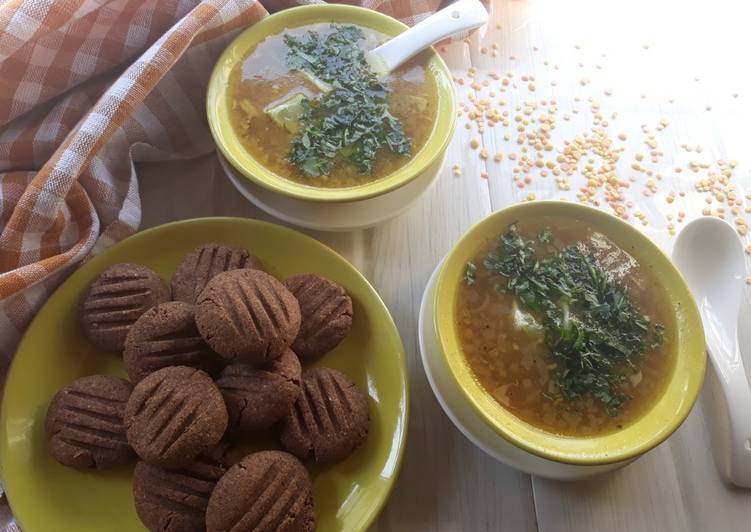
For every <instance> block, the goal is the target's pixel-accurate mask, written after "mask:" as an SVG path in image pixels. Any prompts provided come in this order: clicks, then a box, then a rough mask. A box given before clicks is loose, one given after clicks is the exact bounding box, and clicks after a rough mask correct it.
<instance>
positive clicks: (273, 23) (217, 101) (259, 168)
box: [206, 5, 456, 202]
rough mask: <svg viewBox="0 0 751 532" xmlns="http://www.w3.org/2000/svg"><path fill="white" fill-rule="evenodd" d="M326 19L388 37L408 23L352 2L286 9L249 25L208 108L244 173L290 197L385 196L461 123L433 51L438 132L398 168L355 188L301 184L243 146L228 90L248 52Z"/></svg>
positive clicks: (230, 51) (216, 77) (220, 66)
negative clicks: (283, 33) (284, 33)
mask: <svg viewBox="0 0 751 532" xmlns="http://www.w3.org/2000/svg"><path fill="white" fill-rule="evenodd" d="M320 22H338V23H351V24H357V25H360V26H364V27H366V28H371V29H374V30H376V31H379V32H382V33H385V34H387V35H398V34H399V33H401V32H403V31H404V30H405V29H407V26H405V25H404V24H402V23H401V22H399V21H398V20H396V19H394V18H391V17H389V16H387V15H384V14H382V13H378V12H376V11H372V10H370V9H364V8H361V7H355V6H347V5H309V6H301V7H295V8H292V9H286V10H284V11H280V12H279V13H276V14H274V15H271V16H269V17H267V18H264V19H263V20H261V21H260V22H257V23H256V24H254V25H253V26H251V27H249V28H248V29H246V30H245V31H243V32H242V33H240V35H238V36H237V37H236V38H235V40H233V41H232V42H231V43H230V45H229V46H228V47H227V49H226V50H224V52H223V53H222V55H221V56H220V57H219V60H218V61H217V63H216V66H215V67H214V70H213V72H212V74H211V78H210V80H209V86H208V91H207V94H206V111H207V114H208V121H209V127H210V129H211V134H212V136H213V137H214V141H215V142H216V145H217V147H218V148H219V150H220V151H221V153H222V154H223V155H224V156H225V157H226V158H227V160H228V161H229V162H230V163H231V164H232V166H233V167H235V168H236V169H237V170H238V171H239V172H240V173H241V174H242V175H244V176H245V177H247V178H248V179H250V180H251V181H252V182H253V183H255V184H257V185H259V186H261V187H263V188H266V189H268V190H272V191H274V192H278V193H280V194H283V195H285V196H288V197H292V198H297V199H300V200H307V201H317V202H345V201H356V200H362V199H367V198H371V197H374V196H378V195H381V194H385V193H386V192H389V191H391V190H394V189H396V188H399V187H401V186H403V185H405V184H406V183H409V182H410V181H412V180H413V179H415V178H416V177H418V176H419V175H420V174H422V173H423V172H425V171H426V170H427V169H428V168H429V167H430V165H431V164H433V163H434V162H435V161H436V159H438V158H439V157H440V156H441V154H442V153H443V152H444V151H445V150H446V148H447V147H448V144H449V142H450V140H451V137H452V135H453V132H454V128H455V125H456V97H455V94H454V87H453V82H452V77H451V72H450V71H449V69H448V67H447V66H446V63H445V62H444V61H443V59H442V58H441V57H440V56H439V55H438V54H437V53H436V52H435V51H434V50H432V49H430V50H426V51H425V52H422V53H423V54H425V57H426V61H427V71H428V73H429V75H430V76H431V78H432V80H433V81H434V83H435V88H436V92H437V96H438V108H437V111H436V119H435V122H434V124H433V130H432V131H431V133H430V135H429V136H428V140H427V141H426V143H425V145H424V146H423V147H422V149H420V151H418V152H417V153H416V154H414V156H413V157H412V158H411V159H410V160H409V162H407V163H406V164H405V165H404V166H402V167H401V168H399V169H398V170H397V171H395V172H393V173H391V174H389V175H387V176H385V177H382V178H380V179H377V180H375V181H371V182H369V183H365V184H363V185H357V186H354V187H344V188H322V187H314V186H310V185H304V184H301V183H296V182H294V181H292V180H289V179H287V178H285V177H282V176H280V175H278V174H276V173H274V172H272V171H271V170H269V169H267V168H266V167H264V166H263V165H261V164H260V163H259V162H257V161H256V160H255V159H254V158H253V157H252V156H251V155H250V153H249V152H248V151H247V150H246V149H245V148H244V147H243V146H242V144H241V142H240V140H239V138H238V136H237V134H236V133H235V131H234V127H233V126H232V124H231V122H230V120H229V105H228V98H227V88H228V87H229V79H230V75H231V73H232V71H233V70H234V68H235V66H236V65H237V64H238V63H239V62H240V61H241V60H242V59H243V58H244V57H245V55H246V54H247V53H248V52H249V51H250V50H252V49H254V48H255V46H257V45H258V44H259V43H260V42H262V41H263V40H264V39H265V38H266V37H269V36H270V35H276V34H278V33H280V32H281V31H284V30H285V29H288V28H296V27H299V26H305V25H308V24H315V23H320Z"/></svg>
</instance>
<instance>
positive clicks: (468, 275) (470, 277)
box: [464, 262, 477, 286]
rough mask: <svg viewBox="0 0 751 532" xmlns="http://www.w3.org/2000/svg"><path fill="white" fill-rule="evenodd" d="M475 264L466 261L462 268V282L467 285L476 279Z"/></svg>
mask: <svg viewBox="0 0 751 532" xmlns="http://www.w3.org/2000/svg"><path fill="white" fill-rule="evenodd" d="M476 275H477V266H475V263H474V262H468V263H467V267H466V268H465V269H464V282H465V283H467V286H472V285H473V284H475V281H476V280H477V277H476Z"/></svg>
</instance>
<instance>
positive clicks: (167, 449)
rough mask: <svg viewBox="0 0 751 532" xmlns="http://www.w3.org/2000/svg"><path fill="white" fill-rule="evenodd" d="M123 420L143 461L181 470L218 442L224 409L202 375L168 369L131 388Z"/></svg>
mask: <svg viewBox="0 0 751 532" xmlns="http://www.w3.org/2000/svg"><path fill="white" fill-rule="evenodd" d="M124 420H125V429H126V435H127V437H128V442H129V443H130V445H131V446H132V447H133V449H134V450H135V451H136V453H137V454H138V456H140V457H141V459H142V460H144V461H146V462H148V463H150V464H154V465H158V466H163V467H180V466H182V465H183V464H186V463H188V462H190V461H191V460H192V459H193V458H195V457H196V456H198V454H200V453H201V452H203V451H205V450H206V449H209V448H211V447H213V446H214V445H216V444H217V443H219V440H220V439H221V437H222V435H223V434H224V431H225V430H226V428H227V408H226V407H225V406H224V400H223V399H222V394H221V392H220V391H219V388H217V387H216V384H214V381H212V380H211V377H209V376H208V375H207V374H206V373H205V372H203V371H201V370H198V369H195V368H189V367H186V366H171V367H168V368H163V369H160V370H158V371H155V372H154V373H152V374H150V375H148V376H147V377H146V378H145V379H143V380H142V381H141V382H139V383H138V384H136V386H135V387H134V388H133V393H132V394H131V396H130V399H129V400H128V404H127V406H126V407H125V418H124Z"/></svg>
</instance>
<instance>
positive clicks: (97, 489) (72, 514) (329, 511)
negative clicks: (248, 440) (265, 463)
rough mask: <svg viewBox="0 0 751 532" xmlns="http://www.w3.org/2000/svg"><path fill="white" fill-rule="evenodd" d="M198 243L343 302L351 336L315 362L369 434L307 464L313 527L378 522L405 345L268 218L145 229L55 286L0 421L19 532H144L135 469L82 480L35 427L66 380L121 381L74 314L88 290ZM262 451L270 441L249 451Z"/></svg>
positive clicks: (397, 422) (394, 444)
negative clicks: (249, 256)
mask: <svg viewBox="0 0 751 532" xmlns="http://www.w3.org/2000/svg"><path fill="white" fill-rule="evenodd" d="M205 242H226V243H227V244H230V245H235V246H241V247H245V248H247V249H249V250H252V253H253V254H255V255H257V256H258V257H260V258H261V260H263V262H264V264H265V265H266V267H267V268H268V270H269V272H270V273H272V274H274V275H275V276H277V277H279V278H281V279H284V278H286V277H288V276H290V275H294V274H296V273H302V272H316V273H319V274H321V275H324V276H326V277H329V278H331V279H333V280H335V281H336V282H338V283H340V284H341V285H342V286H343V287H344V288H345V289H346V290H347V292H349V294H350V295H351V296H352V300H353V302H354V320H353V325H352V331H351V332H350V334H349V335H348V336H347V338H346V339H345V340H344V341H343V342H342V343H341V344H340V345H339V346H338V347H337V348H336V349H335V350H334V351H332V352H331V353H328V354H327V355H326V356H324V357H323V359H322V360H321V361H320V362H319V363H318V364H320V365H324V366H330V367H334V368H337V369H339V370H340V371H342V372H344V373H345V374H346V375H348V376H349V377H350V378H351V379H352V380H354V381H355V382H356V383H357V384H358V386H359V387H360V388H361V389H362V390H364V391H365V392H366V393H367V394H368V395H369V403H370V409H371V427H370V434H369V436H368V439H367V440H366V442H365V443H364V444H363V445H362V447H360V448H358V449H357V450H356V451H355V452H354V453H353V454H352V455H350V456H349V457H348V458H347V459H346V460H344V461H342V462H339V463H336V464H333V465H331V466H321V467H314V468H312V470H311V473H312V476H313V485H314V487H313V489H314V497H315V504H316V512H317V514H318V523H319V526H318V530H319V531H321V532H328V531H347V532H349V531H357V530H365V529H367V528H368V526H369V525H370V524H371V523H372V522H373V520H374V519H375V518H376V516H377V515H378V512H379V511H380V509H381V507H382V506H383V504H384V503H385V502H386V499H387V498H388V496H389V494H390V492H391V489H392V487H393V484H394V481H395V480H396V476H397V474H398V472H399V467H400V464H401V458H402V451H403V449H404V442H405V437H406V431H407V412H408V404H407V371H406V365H405V356H404V349H403V347H402V343H401V340H400V339H399V333H398V332H397V330H396V327H395V326H394V322H393V321H392V319H391V316H390V315H389V312H388V310H387V309H386V307H385V306H384V304H383V302H382V301H381V299H380V298H379V297H378V294H376V292H375V290H374V289H373V287H372V286H370V284H369V283H368V281H367V280H365V278H364V277H363V276H362V275H361V274H360V273H359V272H358V271H357V270H356V269H355V268H354V267H353V266H352V265H351V264H349V263H348V262H347V261H346V260H345V259H343V258H342V257H341V256H339V255H337V254H336V253H335V252H333V251H332V250H330V249H329V248H327V247H326V246H324V245H323V244H321V243H319V242H317V241H315V240H313V239H312V238H309V237H307V236H305V235H303V234H301V233H298V232H296V231H292V230H290V229H287V228H284V227H281V226H278V225H273V224H269V223H265V222H259V221H254V220H246V219H239V218H205V219H198V220H188V221H183V222H176V223H172V224H168V225H163V226H160V227H157V228H154V229H149V230H147V231H143V232H141V233H138V234H136V235H135V236H133V237H131V238H128V239H127V240H125V241H123V242H121V243H120V244H118V245H116V246H114V247H113V248H111V249H109V250H107V251H105V252H103V253H102V254H100V255H98V256H97V257H95V258H94V259H92V260H91V261H89V262H88V263H86V264H85V265H84V266H82V267H81V268H80V269H79V270H78V271H76V272H75V273H74V274H73V275H71V277H70V278H69V279H68V280H67V281H65V283H63V284H62V286H60V288H59V289H58V290H57V291H56V292H55V293H54V294H53V295H52V297H51V298H50V299H49V301H47V303H46V304H45V305H44V306H43V307H42V309H41V310H40V311H39V313H38V314H37V316H36V318H35V319H34V321H33V322H32V324H31V326H30V327H29V329H28V331H27V332H26V335H25V336H24V339H23V341H22V343H21V345H20V347H19V349H18V352H17V353H16V357H15V359H14V361H13V364H12V366H11V368H10V373H9V374H8V379H7V381H6V384H5V391H4V396H3V402H2V413H1V415H0V423H1V425H0V464H2V481H3V484H4V488H5V492H6V494H7V496H8V499H9V501H10V505H11V507H12V509H13V513H14V514H15V516H16V517H17V518H18V520H19V521H20V523H21V526H22V528H23V530H25V531H26V532H56V531H59V532H70V531H75V532H106V531H113V532H114V531H117V532H125V531H128V532H129V531H143V530H145V529H144V527H143V525H142V524H141V523H140V521H139V520H138V517H137V516H136V511H135V508H134V506H133V496H132V493H131V476H132V473H133V466H132V465H131V466H128V467H125V468H122V469H119V470H116V471H110V472H83V471H77V470H75V469H70V468H67V467H64V466H62V465H60V464H58V463H57V462H55V461H54V460H53V459H52V458H51V457H50V456H49V454H48V453H47V449H46V446H47V437H46V435H45V432H44V419H45V416H46V412H47V406H48V404H49V402H50V399H51V398H52V396H53V395H54V394H55V392H57V391H58V390H59V389H60V388H62V387H63V386H65V385H67V384H68V383H69V382H71V381H72V380H74V379H76V378H78V377H81V376H83V375H91V374H96V373H109V374H115V375H121V376H125V371H124V369H123V367H122V361H121V359H120V357H119V356H116V355H113V354H109V353H105V352H101V351H98V350H97V349H96V348H94V347H93V346H92V345H91V344H90V343H89V342H88V341H87V340H86V339H85V338H84V336H83V334H82V333H81V332H80V331H79V327H78V322H77V318H76V306H77V303H78V301H79V299H80V298H81V297H82V295H83V294H84V291H85V290H86V288H87V286H88V285H89V283H91V281H92V280H93V279H94V278H95V277H96V276H97V275H98V274H99V273H100V272H101V271H102V270H104V269H105V268H106V267H107V266H109V265H111V264H114V263H117V262H136V263H140V264H144V265H146V266H148V267H150V268H152V269H154V270H155V271H156V272H157V273H159V274H160V275H161V276H162V277H163V278H165V279H169V277H170V275H171V274H172V272H173V271H174V270H175V267H176V266H177V264H178V262H179V261H180V259H181V258H182V256H183V255H184V254H185V253H187V252H188V251H190V250H191V249H194V248H195V247H197V246H199V245H200V244H203V243H205ZM264 443H271V442H254V444H253V446H252V447H255V448H258V447H259V446H261V445H263V444H264Z"/></svg>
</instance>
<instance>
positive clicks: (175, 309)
mask: <svg viewBox="0 0 751 532" xmlns="http://www.w3.org/2000/svg"><path fill="white" fill-rule="evenodd" d="M123 362H124V363H125V368H126V369H127V370H128V376H129V377H130V380H131V382H134V383H135V382H138V381H140V380H141V379H143V378H144V377H146V375H148V374H150V373H153V372H155V371H157V370H159V369H162V368H166V367H168V366H190V367H193V368H198V369H202V370H204V371H205V372H207V373H208V374H210V375H211V376H212V377H215V376H216V375H218V374H219V371H220V370H221V368H222V366H223V365H224V361H223V360H222V358H221V357H220V356H219V355H217V354H216V353H214V351H213V350H212V349H211V348H210V347H209V346H208V345H207V344H206V342H204V341H203V338H201V335H200V334H198V328H197V327H196V322H195V312H194V307H193V305H189V304H187V303H183V302H182V301H168V302H167V303H162V304H160V305H157V306H156V307H154V308H152V309H149V310H147V311H146V312H145V313H144V314H143V316H141V317H140V318H138V320H137V321H136V322H135V323H134V324H133V326H132V327H131V328H130V332H128V336H127V337H126V339H125V351H124V352H123Z"/></svg>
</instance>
